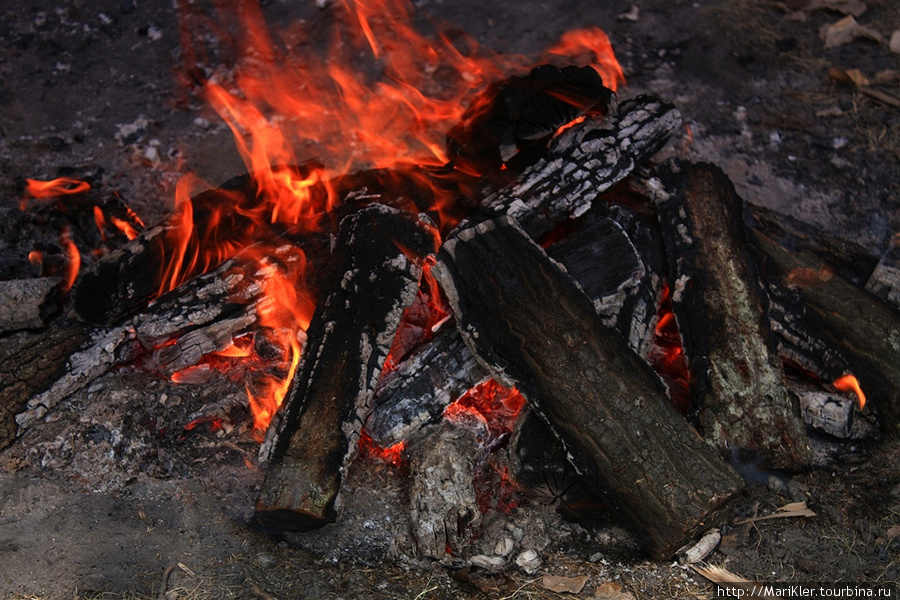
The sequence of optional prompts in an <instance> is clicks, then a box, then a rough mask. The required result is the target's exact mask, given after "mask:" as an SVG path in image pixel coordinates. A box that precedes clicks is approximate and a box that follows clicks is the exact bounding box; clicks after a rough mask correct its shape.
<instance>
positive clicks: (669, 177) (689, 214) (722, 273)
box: [650, 161, 811, 468]
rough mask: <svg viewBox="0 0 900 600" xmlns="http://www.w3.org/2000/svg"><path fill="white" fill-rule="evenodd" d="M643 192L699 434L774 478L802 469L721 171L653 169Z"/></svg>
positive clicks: (731, 195)
mask: <svg viewBox="0 0 900 600" xmlns="http://www.w3.org/2000/svg"><path fill="white" fill-rule="evenodd" d="M650 191H651V195H652V196H653V199H654V201H655V203H656V207H657V215H658V217H659V220H660V223H661V224H662V225H663V236H664V240H665V242H666V247H667V251H668V252H667V256H668V258H669V281H670V282H671V283H670V285H671V286H672V288H673V293H672V298H673V308H674V312H675V317H676V319H677V322H678V328H679V331H680V332H681V336H682V340H683V343H684V348H685V354H686V356H687V359H688V368H689V370H690V375H691V394H692V401H693V404H694V406H695V407H696V408H697V409H698V410H699V417H700V426H701V433H702V434H703V435H704V436H705V437H706V439H708V440H709V441H710V442H712V443H713V444H715V445H716V446H717V447H718V448H719V449H720V450H722V451H723V452H724V451H728V450H731V451H733V450H735V449H736V450H739V451H741V450H749V451H751V452H754V453H758V454H760V455H761V456H762V457H763V458H764V459H765V460H766V461H767V463H768V464H769V465H772V466H775V467H779V468H799V467H802V466H803V465H807V464H808V463H809V460H810V458H811V455H810V452H809V447H808V444H807V441H808V440H807V437H806V431H805V429H804V426H803V423H802V421H801V420H800V411H799V407H798V406H796V405H795V400H794V399H793V398H792V396H791V395H790V394H789V392H788V390H787V388H786V386H785V383H784V372H783V368H782V365H781V362H780V360H779V359H778V356H777V354H776V353H775V352H774V350H773V348H774V346H773V341H772V335H771V332H770V330H769V326H768V321H767V316H766V305H765V298H764V295H763V293H762V291H761V290H760V289H759V284H758V275H757V270H756V267H755V263H754V261H753V259H754V256H753V254H752V252H751V251H750V246H749V244H748V240H747V232H746V229H745V226H744V218H743V215H744V205H743V201H742V200H741V199H740V198H739V197H738V196H737V193H736V192H735V190H734V186H733V185H732V184H731V182H730V181H729V180H728V177H727V176H726V175H725V174H724V173H723V172H722V171H721V169H719V168H718V167H715V166H713V165H710V164H690V163H687V162H685V161H671V162H668V163H666V164H665V165H661V166H660V167H659V168H658V169H657V170H656V177H655V178H654V179H652V180H651V183H650Z"/></svg>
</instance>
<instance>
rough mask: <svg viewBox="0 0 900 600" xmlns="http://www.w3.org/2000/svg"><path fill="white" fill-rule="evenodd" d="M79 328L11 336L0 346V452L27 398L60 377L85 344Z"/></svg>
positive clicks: (13, 433) (12, 436)
mask: <svg viewBox="0 0 900 600" xmlns="http://www.w3.org/2000/svg"><path fill="white" fill-rule="evenodd" d="M85 337H86V334H85V331H84V328H83V327H82V326H80V325H69V326H65V327H63V326H60V327H52V328H50V329H48V330H45V331H42V332H40V333H37V334H33V333H29V332H20V333H15V334H12V335H10V336H7V337H5V338H4V339H3V343H2V344H0V449H2V448H5V447H6V446H8V445H9V444H11V443H12V441H13V439H15V437H16V434H17V432H18V427H17V425H16V415H18V414H19V413H21V412H22V411H23V410H24V409H25V408H26V406H27V403H28V400H29V398H32V397H33V396H34V395H35V394H36V393H38V392H40V391H41V390H43V389H46V387H47V386H49V385H50V384H51V383H52V382H53V381H54V380H55V379H58V378H60V377H62V376H63V374H64V373H65V371H66V367H67V361H68V358H69V356H70V355H71V354H72V353H73V352H74V351H75V350H76V349H77V348H78V347H79V346H80V345H81V344H82V343H83V342H84V341H85Z"/></svg>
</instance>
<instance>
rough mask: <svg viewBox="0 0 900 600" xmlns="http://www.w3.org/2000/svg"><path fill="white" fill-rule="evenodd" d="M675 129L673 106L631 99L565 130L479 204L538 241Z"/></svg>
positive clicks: (650, 153) (621, 176) (588, 204)
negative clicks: (602, 115) (542, 153)
mask: <svg viewBox="0 0 900 600" xmlns="http://www.w3.org/2000/svg"><path fill="white" fill-rule="evenodd" d="M680 125H681V114H680V113H679V112H678V110H677V109H676V108H675V107H674V106H673V105H672V104H670V103H668V102H666V101H664V100H661V99H659V98H655V97H651V96H638V97H636V98H631V99H629V100H626V101H624V102H622V103H621V104H620V105H619V106H618V109H617V110H615V111H611V112H610V114H609V115H608V116H607V117H606V118H604V119H588V120H586V121H584V122H583V123H579V124H577V125H575V126H573V127H571V128H569V129H567V130H566V131H565V132H563V133H562V134H560V135H559V137H557V138H555V139H554V140H553V142H551V144H550V148H549V150H548V151H547V154H546V156H545V157H544V158H542V159H541V160H539V161H538V162H536V163H535V164H533V165H531V166H529V167H528V168H526V169H525V170H524V171H523V172H522V173H521V174H520V175H519V176H518V177H517V178H516V181H515V182H513V183H511V184H510V185H508V186H506V187H503V188H502V189H500V190H497V191H494V192H491V193H489V194H488V195H487V196H485V197H484V198H483V199H482V200H481V201H480V205H481V207H482V208H483V209H484V210H485V211H486V212H488V213H489V214H492V215H509V216H511V217H514V218H515V219H516V220H517V221H519V224H520V225H521V226H522V229H524V230H525V231H526V232H527V233H528V234H529V235H530V236H531V237H533V238H538V237H540V236H542V235H543V234H544V233H546V232H547V231H549V230H550V229H552V228H553V227H554V226H555V225H556V224H557V223H560V222H562V221H563V220H565V219H568V218H572V217H578V216H580V215H583V214H584V213H585V212H587V210H588V209H589V208H590V207H591V203H592V202H594V200H596V199H597V198H599V197H600V195H601V194H602V193H603V192H605V191H606V190H608V189H610V188H611V187H612V186H613V185H615V184H616V183H618V182H619V181H621V180H622V179H624V178H625V177H626V176H628V174H629V173H631V172H632V171H633V170H634V169H635V167H637V166H639V165H642V164H644V163H645V162H647V161H649V160H650V158H652V157H653V155H654V154H656V153H657V152H658V151H659V150H660V149H662V147H663V146H664V145H665V144H666V142H667V141H668V140H669V138H670V137H672V135H673V134H674V133H675V131H676V130H677V129H678V127H679V126H680Z"/></svg>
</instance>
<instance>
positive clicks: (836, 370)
mask: <svg viewBox="0 0 900 600" xmlns="http://www.w3.org/2000/svg"><path fill="white" fill-rule="evenodd" d="M753 239H754V244H755V246H756V247H757V248H759V249H760V251H761V252H762V253H763V254H764V257H765V260H764V263H763V267H764V269H765V270H764V275H765V277H766V280H767V281H769V282H770V286H772V287H773V288H775V291H776V292H777V293H778V294H779V295H780V296H782V297H792V298H795V299H796V301H797V303H800V304H801V306H802V308H803V310H800V309H797V308H792V309H789V310H788V312H786V313H784V315H782V316H781V317H779V318H781V319H782V321H783V322H785V323H786V324H787V326H788V327H790V328H791V329H792V331H793V332H794V333H795V335H794V338H793V339H794V341H795V342H796V343H797V345H798V351H797V352H798V353H799V354H810V353H811V351H810V350H811V349H812V350H813V351H814V350H815V349H816V348H828V349H829V354H828V355H827V357H828V358H829V359H830V360H829V361H828V362H827V363H820V364H822V367H821V368H822V369H823V371H824V372H819V373H817V374H819V375H820V376H821V377H823V379H825V381H826V382H830V381H831V380H833V379H834V378H837V377H839V376H841V375H845V374H847V373H848V372H849V373H852V374H853V375H855V376H856V377H857V379H858V380H859V382H860V386H861V387H862V390H863V392H865V393H866V396H867V397H868V398H869V400H870V401H871V404H872V405H873V406H874V407H875V409H876V410H877V411H878V413H879V416H880V418H881V426H882V428H883V429H884V430H885V431H887V432H889V433H890V434H892V435H897V434H900V344H898V342H897V340H898V339H900V313H898V311H897V310H896V309H894V308H893V307H892V306H890V305H888V304H886V303H884V302H883V301H882V300H880V299H879V298H877V297H875V296H873V295H872V294H870V293H868V292H866V291H865V290H862V289H860V288H859V287H857V286H856V285H853V284H852V283H850V282H849V281H847V280H846V279H844V278H843V277H841V276H840V275H839V274H837V273H835V272H834V270H833V269H832V268H831V267H830V266H829V265H828V264H826V263H825V262H824V261H823V260H822V259H821V258H820V257H818V256H816V255H815V254H814V253H812V252H810V251H808V250H801V251H796V252H792V251H789V250H788V249H786V248H783V247H782V246H781V245H779V244H778V243H776V242H775V241H774V240H772V239H770V238H768V237H767V236H765V235H763V234H761V233H755V234H754V237H753Z"/></svg>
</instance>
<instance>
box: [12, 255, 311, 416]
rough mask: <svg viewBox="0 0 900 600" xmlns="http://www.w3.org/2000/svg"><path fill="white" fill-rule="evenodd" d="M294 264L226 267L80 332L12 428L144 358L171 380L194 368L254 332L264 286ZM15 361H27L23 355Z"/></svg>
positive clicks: (232, 263)
mask: <svg viewBox="0 0 900 600" xmlns="http://www.w3.org/2000/svg"><path fill="white" fill-rule="evenodd" d="M300 259H301V257H300V255H298V254H297V252H296V249H294V248H293V247H291V246H289V245H285V246H282V247H280V248H277V249H275V250H274V251H273V252H272V254H271V256H269V257H268V258H266V259H263V260H262V262H258V261H256V260H247V261H245V260H241V259H238V258H236V259H232V260H229V261H227V262H225V263H223V264H222V265H220V266H219V268H217V269H215V270H213V271H210V272H209V273H206V274H204V275H201V276H199V277H195V278H194V279H192V280H190V281H189V282H187V283H185V284H183V285H181V286H179V287H178V288H176V289H175V290H173V291H172V292H169V293H168V294H165V295H164V296H162V297H160V298H158V299H157V300H156V301H155V302H153V303H152V304H150V305H149V306H148V307H147V308H146V309H145V310H144V311H143V312H141V313H139V314H138V315H135V316H134V317H132V318H131V319H129V320H127V321H125V322H124V323H123V324H121V325H118V326H115V327H94V328H90V327H86V328H85V332H86V333H85V336H84V337H83V338H82V341H81V343H80V344H79V345H78V346H77V347H71V346H63V348H68V349H69V355H68V356H67V358H66V364H67V368H66V369H65V370H62V371H60V372H59V373H57V377H55V378H53V379H52V380H50V381H44V384H43V385H42V386H41V387H40V388H38V389H36V390H32V391H31V395H30V396H29V397H28V398H26V401H27V404H26V410H24V411H22V412H21V413H20V414H18V416H17V417H16V420H17V422H18V423H19V426H20V427H23V428H24V427H27V426H29V425H30V424H31V423H32V422H33V421H35V420H36V419H39V418H42V417H43V416H44V415H46V414H47V412H48V411H50V410H51V409H53V408H54V407H55V406H56V405H57V404H58V403H59V402H61V401H63V400H65V399H66V398H68V397H69V396H71V395H72V394H73V393H75V392H77V391H78V390H80V389H81V388H83V387H84V386H86V385H88V384H90V383H91V382H92V381H94V380H95V379H97V378H98V377H100V376H102V375H104V374H106V373H107V372H109V371H110V370H111V369H113V368H115V367H117V366H119V365H124V364H128V363H130V362H132V361H134V360H136V359H138V358H139V357H142V356H146V355H147V354H149V353H152V354H154V357H153V358H154V361H153V362H154V363H155V367H156V368H157V369H159V370H160V371H161V372H162V373H164V374H166V375H171V374H172V373H174V372H176V371H178V370H180V369H182V368H185V367H188V366H191V365H193V364H196V362H197V360H199V359H200V358H201V357H202V355H203V353H205V352H207V351H212V350H222V349H224V348H225V347H226V346H227V345H229V344H230V342H231V340H232V339H233V338H234V337H236V336H237V335H240V334H242V333H244V332H246V331H248V330H249V329H250V328H251V327H252V326H253V325H254V324H256V322H257V318H258V311H257V304H258V303H259V302H260V301H262V300H263V295H262V286H261V285H260V282H261V281H262V280H263V278H264V277H266V276H268V275H271V270H272V269H276V268H290V266H291V264H292V263H294V262H295V261H297V260H300ZM173 339H174V340H175V341H174V342H172V340H173ZM16 360H17V361H25V362H27V361H28V360H29V359H28V356H27V355H22V356H21V357H19V356H17V357H16Z"/></svg>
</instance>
